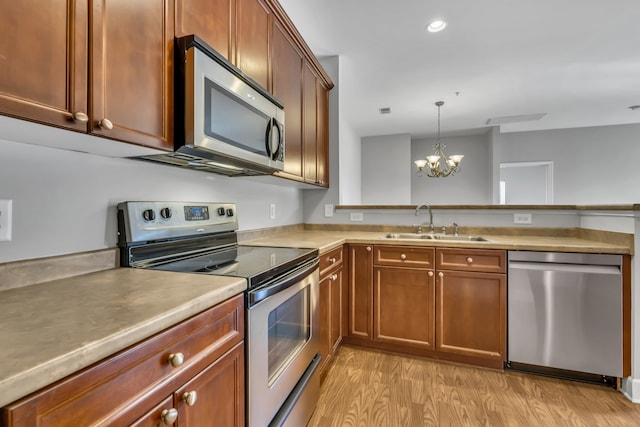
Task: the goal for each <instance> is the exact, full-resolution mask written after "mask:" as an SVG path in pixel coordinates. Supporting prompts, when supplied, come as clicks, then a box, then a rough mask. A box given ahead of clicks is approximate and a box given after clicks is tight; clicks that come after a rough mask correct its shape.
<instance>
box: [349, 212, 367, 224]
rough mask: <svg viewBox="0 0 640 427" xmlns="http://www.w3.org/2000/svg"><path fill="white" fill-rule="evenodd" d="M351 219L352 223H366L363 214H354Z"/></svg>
mask: <svg viewBox="0 0 640 427" xmlns="http://www.w3.org/2000/svg"><path fill="white" fill-rule="evenodd" d="M350 218H351V221H358V222H360V221H364V214H363V213H362V212H352V213H351V215H350Z"/></svg>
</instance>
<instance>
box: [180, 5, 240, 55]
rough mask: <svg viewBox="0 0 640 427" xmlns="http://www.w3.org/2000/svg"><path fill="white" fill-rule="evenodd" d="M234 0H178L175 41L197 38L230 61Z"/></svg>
mask: <svg viewBox="0 0 640 427" xmlns="http://www.w3.org/2000/svg"><path fill="white" fill-rule="evenodd" d="M234 11H235V0H176V37H182V36H188V35H190V34H195V35H197V36H198V37H200V38H201V39H202V40H204V41H205V43H207V44H208V45H209V46H211V47H212V48H214V49H215V50H216V51H217V52H218V53H220V54H221V55H222V56H224V57H225V58H226V59H228V60H229V61H231V60H232V48H233V46H232V37H231V36H232V34H233V29H232V26H231V23H232V22H233V17H234V14H233V12H234Z"/></svg>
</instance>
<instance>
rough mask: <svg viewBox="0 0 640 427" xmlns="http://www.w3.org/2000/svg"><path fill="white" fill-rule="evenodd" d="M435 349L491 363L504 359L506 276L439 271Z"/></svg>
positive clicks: (496, 364)
mask: <svg viewBox="0 0 640 427" xmlns="http://www.w3.org/2000/svg"><path fill="white" fill-rule="evenodd" d="M436 283H437V284H436V313H437V316H436V350H437V351H439V352H443V353H453V354H458V355H462V356H472V357H478V358H483V359H491V360H494V361H495V362H496V363H495V366H494V367H496V368H501V367H502V361H503V360H505V356H506V289H507V287H506V285H507V280H506V275H504V274H492V273H477V272H463V271H438V273H437V282H436Z"/></svg>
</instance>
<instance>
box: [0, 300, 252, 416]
mask: <svg viewBox="0 0 640 427" xmlns="http://www.w3.org/2000/svg"><path fill="white" fill-rule="evenodd" d="M243 339H244V297H243V295H238V296H236V297H233V298H231V299H229V300H227V301H225V302H223V303H221V304H218V305H217V306H215V307H212V308H210V309H208V310H206V311H204V312H202V313H200V314H197V315H196V316H194V317H192V318H190V319H188V320H185V321H183V322H182V323H180V324H178V325H177V326H174V327H172V328H169V329H167V330H165V331H163V332H160V333H159V334H157V335H155V336H153V337H151V338H148V339H147V340H145V341H142V342H141V343H139V344H137V345H135V346H133V347H130V348H129V349H126V350H123V351H121V352H119V353H116V354H115V355H113V356H111V357H109V358H107V359H105V360H103V361H102V362H99V363H97V364H96V365H93V366H91V367H89V368H86V369H84V370H83V371H81V372H79V373H76V374H74V375H71V376H69V377H67V378H65V379H63V380H61V381H59V382H58V383H56V384H54V385H52V386H49V387H47V388H45V389H43V390H41V391H39V392H36V393H34V394H33V395H31V396H28V397H26V398H24V399H22V400H20V401H18V402H16V403H14V404H12V405H10V406H9V407H8V408H7V412H6V415H7V416H8V417H9V419H11V420H12V421H13V425H29V426H50V425H51V426H53V425H78V426H80V425H82V426H89V425H95V424H96V420H105V419H118V423H123V424H130V423H131V422H133V421H134V420H136V419H138V418H140V417H141V416H143V415H144V414H145V412H146V411H147V410H148V409H149V408H144V407H142V406H141V405H140V404H138V402H139V401H141V400H145V401H148V400H149V399H151V400H153V399H156V398H157V400H155V401H158V402H159V401H161V399H162V398H164V397H166V396H167V395H169V394H171V393H172V392H173V390H174V389H175V387H176V386H178V385H179V383H180V381H184V378H187V379H188V378H191V377H192V376H193V375H195V374H197V373H198V372H199V371H201V370H202V369H204V368H205V367H206V366H207V365H209V364H210V363H212V362H213V361H214V360H215V359H217V358H218V357H220V356H222V355H223V354H224V353H225V352H227V351H228V350H229V349H231V348H232V347H233V346H234V345H236V344H237V343H239V342H241V341H242V340H243ZM178 353H181V354H182V355H183V360H182V363H179V358H180V357H179V356H174V359H173V360H174V362H173V363H174V365H175V366H173V365H172V363H171V362H170V354H174V355H177V354H178ZM0 424H1V423H0Z"/></svg>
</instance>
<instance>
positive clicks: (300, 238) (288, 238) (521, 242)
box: [244, 230, 632, 254]
mask: <svg viewBox="0 0 640 427" xmlns="http://www.w3.org/2000/svg"><path fill="white" fill-rule="evenodd" d="M385 234H387V232H383V231H316V230H304V231H295V232H292V233H286V234H281V235H278V236H274V237H266V238H262V239H256V240H250V241H247V242H244V244H248V245H265V246H267V245H271V246H299V247H310V248H318V249H319V251H320V253H321V254H322V253H324V252H327V251H329V250H331V249H333V248H335V247H338V246H340V245H342V244H345V243H363V244H376V245H411V246H427V247H447V248H480V249H483V248H484V249H506V250H526V251H545V252H586V253H589V252H591V253H606V254H630V253H632V250H631V248H630V247H629V246H624V245H620V244H610V243H602V242H596V241H592V240H586V239H579V238H575V237H553V236H494V235H487V234H483V235H482V236H483V237H485V238H486V239H488V240H490V241H488V242H476V241H438V240H417V239H385V238H383V236H384V235H385Z"/></svg>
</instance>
